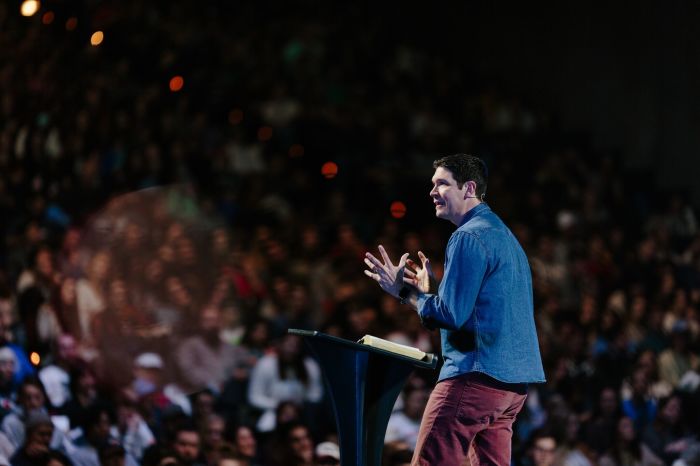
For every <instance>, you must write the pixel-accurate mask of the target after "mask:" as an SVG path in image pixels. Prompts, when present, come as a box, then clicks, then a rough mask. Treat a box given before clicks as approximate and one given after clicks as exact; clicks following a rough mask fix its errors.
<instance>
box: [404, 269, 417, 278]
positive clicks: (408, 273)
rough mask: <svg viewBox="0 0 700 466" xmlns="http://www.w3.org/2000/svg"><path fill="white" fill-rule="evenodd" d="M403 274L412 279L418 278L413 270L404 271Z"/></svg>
mask: <svg viewBox="0 0 700 466" xmlns="http://www.w3.org/2000/svg"><path fill="white" fill-rule="evenodd" d="M403 274H404V276H405V277H411V278H414V277H415V276H416V273H415V272H414V271H413V270H411V269H404V271H403Z"/></svg>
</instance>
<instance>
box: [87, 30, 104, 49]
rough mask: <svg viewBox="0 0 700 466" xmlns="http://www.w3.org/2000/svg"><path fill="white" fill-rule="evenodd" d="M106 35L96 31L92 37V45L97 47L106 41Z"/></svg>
mask: <svg viewBox="0 0 700 466" xmlns="http://www.w3.org/2000/svg"><path fill="white" fill-rule="evenodd" d="M104 38H105V35H104V33H103V32H102V31H95V32H93V33H92V36H90V44H92V45H94V46H95V47H97V46H98V45H100V44H101V43H102V41H103V40H104Z"/></svg>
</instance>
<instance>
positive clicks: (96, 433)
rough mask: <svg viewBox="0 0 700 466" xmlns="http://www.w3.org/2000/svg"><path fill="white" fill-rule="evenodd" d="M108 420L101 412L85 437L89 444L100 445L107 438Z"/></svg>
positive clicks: (105, 413) (103, 412) (106, 414)
mask: <svg viewBox="0 0 700 466" xmlns="http://www.w3.org/2000/svg"><path fill="white" fill-rule="evenodd" d="M109 428H110V419H109V414H108V413H107V412H106V411H102V412H101V413H100V414H99V417H98V419H97V421H96V422H95V424H93V425H91V426H90V427H89V429H88V432H87V435H88V439H89V441H90V443H92V444H93V445H100V444H102V443H103V442H105V441H106V440H107V439H108V438H109Z"/></svg>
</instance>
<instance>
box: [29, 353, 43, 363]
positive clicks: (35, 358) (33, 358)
mask: <svg viewBox="0 0 700 466" xmlns="http://www.w3.org/2000/svg"><path fill="white" fill-rule="evenodd" d="M29 361H30V362H31V363H32V364H34V365H35V366H38V365H39V363H40V362H41V356H39V353H35V352H34V351H32V353H31V354H30V355H29Z"/></svg>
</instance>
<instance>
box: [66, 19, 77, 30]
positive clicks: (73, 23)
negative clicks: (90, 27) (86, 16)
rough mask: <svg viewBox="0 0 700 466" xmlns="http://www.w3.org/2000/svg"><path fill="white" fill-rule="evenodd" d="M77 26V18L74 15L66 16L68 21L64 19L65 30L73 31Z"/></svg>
mask: <svg viewBox="0 0 700 466" xmlns="http://www.w3.org/2000/svg"><path fill="white" fill-rule="evenodd" d="M77 27H78V18H76V17H75V16H72V17H70V18H68V21H66V31H75V28H77Z"/></svg>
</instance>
